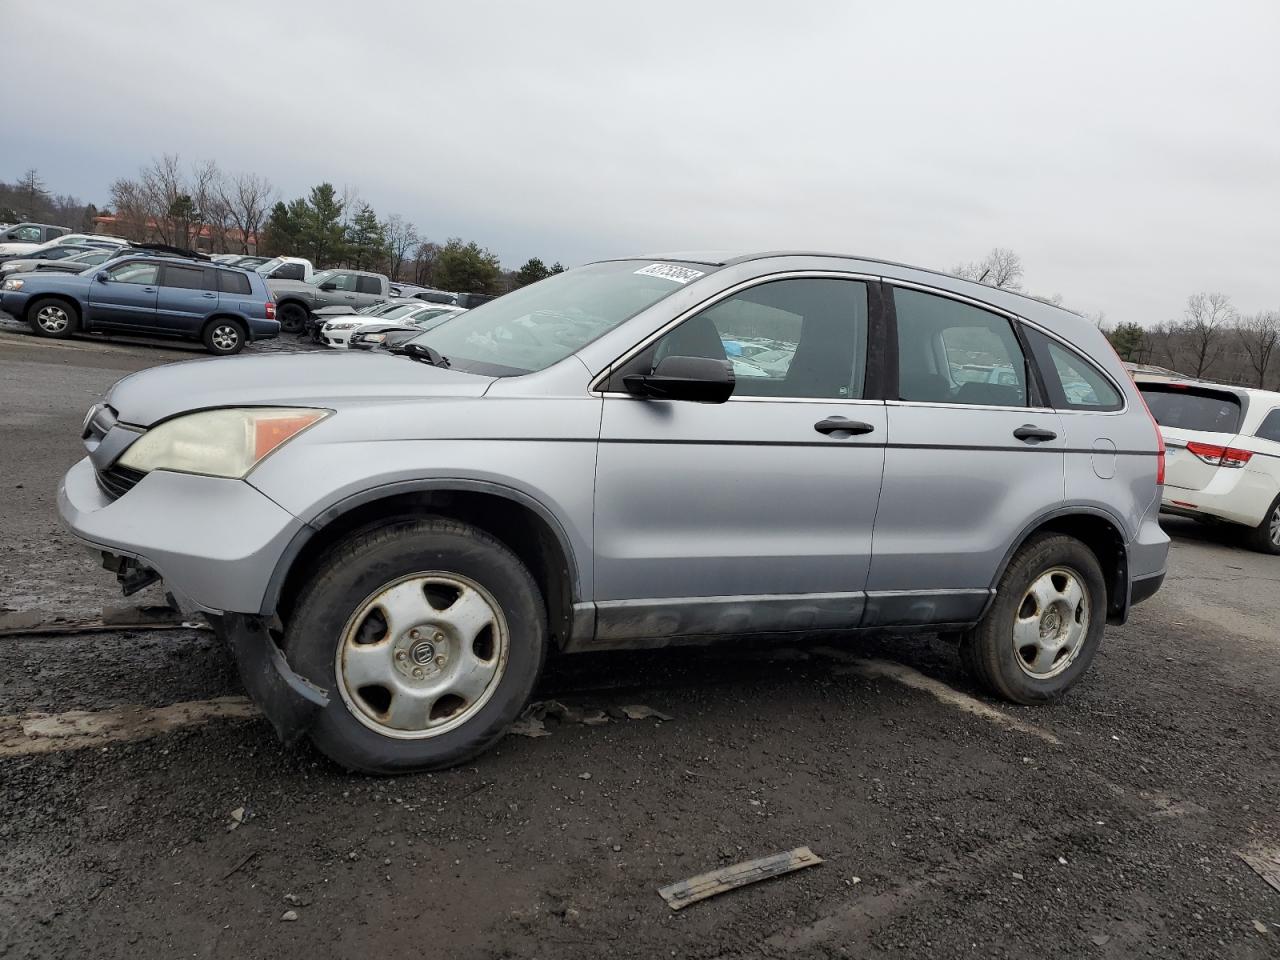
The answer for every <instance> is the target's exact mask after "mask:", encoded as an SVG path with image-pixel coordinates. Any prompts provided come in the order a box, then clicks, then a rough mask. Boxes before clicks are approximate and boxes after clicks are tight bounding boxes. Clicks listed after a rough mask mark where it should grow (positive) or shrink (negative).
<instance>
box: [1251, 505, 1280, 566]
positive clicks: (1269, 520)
mask: <svg viewBox="0 0 1280 960" xmlns="http://www.w3.org/2000/svg"><path fill="white" fill-rule="evenodd" d="M1245 539H1246V540H1247V541H1248V543H1249V546H1250V547H1252V548H1253V549H1254V550H1258V551H1260V552H1261V553H1280V497H1276V499H1275V500H1273V501H1272V503H1271V507H1270V509H1268V510H1267V515H1266V516H1265V517H1263V518H1262V522H1261V523H1260V524H1258V525H1257V526H1256V527H1254V528H1253V529H1252V530H1250V531H1249V532H1248V534H1246V535H1245Z"/></svg>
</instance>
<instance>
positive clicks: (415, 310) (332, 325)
mask: <svg viewBox="0 0 1280 960" xmlns="http://www.w3.org/2000/svg"><path fill="white" fill-rule="evenodd" d="M465 312H466V311H464V310H463V309H462V308H461V307H451V306H447V305H445V304H441V303H408V304H396V305H395V306H394V308H393V309H391V310H387V311H385V312H384V313H383V314H382V316H381V317H375V316H364V317H338V318H335V319H333V320H328V321H326V322H325V323H324V325H323V326H322V327H321V328H320V342H321V343H323V344H324V345H325V346H328V347H336V348H337V349H339V350H345V349H346V348H347V347H348V345H349V344H350V342H351V337H352V335H353V334H355V333H358V332H359V331H361V330H365V329H366V328H371V327H380V326H386V325H388V324H392V323H394V324H399V325H401V326H405V325H409V326H410V327H412V326H413V325H414V324H415V321H418V320H423V321H425V320H429V319H431V318H433V317H439V316H449V315H452V314H455V313H465Z"/></svg>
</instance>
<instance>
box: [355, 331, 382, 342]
mask: <svg viewBox="0 0 1280 960" xmlns="http://www.w3.org/2000/svg"><path fill="white" fill-rule="evenodd" d="M360 339H361V340H364V341H365V342H366V343H382V342H383V341H384V340H386V339H387V335H386V334H385V333H366V334H363V335H362V336H361V337H360Z"/></svg>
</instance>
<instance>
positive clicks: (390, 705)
mask: <svg viewBox="0 0 1280 960" xmlns="http://www.w3.org/2000/svg"><path fill="white" fill-rule="evenodd" d="M383 611H391V612H390V613H388V614H384V612H383ZM486 617H488V618H489V619H488V620H486V619H485V618H486ZM477 624H483V625H481V626H479V627H478V631H479V632H478V633H475V632H474V631H475V630H476V629H477V626H476V625H477ZM469 636H470V637H471V639H468V637H469ZM546 647H547V616H546V608H545V605H544V604H543V599H542V595H541V594H540V593H539V591H538V587H537V584H536V583H534V580H533V578H532V577H531V576H530V575H529V571H528V570H527V569H526V568H525V567H524V565H523V564H522V563H521V562H520V561H519V559H517V558H516V556H515V554H513V553H512V552H511V551H510V550H509V549H508V548H507V547H506V546H505V545H504V544H502V543H500V542H499V541H498V540H496V539H494V538H493V537H491V536H489V535H488V534H487V533H484V532H483V531H481V530H478V529H476V528H475V527H472V526H469V525H468V524H464V523H459V522H457V521H454V520H449V519H445V518H441V517H428V518H424V519H417V520H402V521H398V522H395V523H393V524H391V525H389V526H385V527H381V528H377V529H374V530H366V531H364V532H360V533H356V534H354V535H352V536H351V537H349V538H348V539H347V540H345V541H343V542H341V543H339V544H338V545H337V546H336V547H334V548H333V549H332V550H330V551H329V552H328V553H327V554H326V555H325V556H324V557H323V558H322V559H321V560H320V562H319V564H318V565H317V568H316V572H315V573H314V574H313V575H312V577H311V580H310V581H309V582H308V584H307V586H306V587H305V588H304V589H303V591H302V593H301V595H300V596H299V599H298V603H297V605H296V606H295V608H294V611H293V615H292V616H291V618H290V621H289V625H288V628H287V630H286V632H285V638H284V649H285V653H286V655H287V657H288V659H289V662H290V664H291V665H292V666H293V669H294V670H296V671H297V672H298V673H300V674H301V675H302V676H304V677H306V678H307V679H308V680H310V681H311V682H312V683H314V684H316V685H317V686H319V687H321V688H323V689H325V690H328V691H329V704H328V705H327V706H326V707H325V708H324V709H323V710H322V711H320V714H319V716H318V718H317V720H316V722H315V725H314V726H313V727H312V729H311V740H312V742H313V743H315V745H316V747H317V748H319V750H320V751H321V752H322V753H324V754H325V755H326V756H327V757H329V758H330V759H331V760H333V761H335V762H336V763H338V764H341V765H342V766H344V767H346V768H348V769H350V770H356V771H361V772H365V773H406V772H410V771H414V770H436V769H440V768H442V767H449V766H453V765H455V764H459V763H462V762H464V761H466V760H468V759H469V758H471V757H473V756H475V755H476V754H478V753H481V752H483V751H484V750H486V749H488V748H489V747H490V746H492V745H493V744H494V743H495V742H497V740H498V739H500V738H501V737H502V735H503V734H504V733H505V732H506V729H507V727H508V726H510V724H511V723H512V722H513V721H514V720H515V719H516V718H517V717H518V716H519V714H520V711H521V710H522V709H523V708H524V706H525V704H526V703H527V702H528V699H529V695H530V694H531V693H532V691H533V685H534V683H535V682H536V681H537V679H538V675H539V673H540V672H541V670H542V664H543V660H544V658H545V655H546ZM482 685H483V686H482ZM451 697H452V698H453V699H450V698H451ZM406 718H409V719H406Z"/></svg>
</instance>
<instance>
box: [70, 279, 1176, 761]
mask: <svg viewBox="0 0 1280 960" xmlns="http://www.w3.org/2000/svg"><path fill="white" fill-rule="evenodd" d="M764 328H767V329H768V331H769V332H771V333H772V337H771V339H775V340H779V339H783V338H784V337H790V338H792V339H794V340H795V341H796V344H797V345H796V351H795V358H794V360H793V361H792V363H791V364H790V365H789V366H788V368H787V370H786V373H785V375H783V376H777V377H773V376H766V377H753V378H751V379H749V380H745V379H744V380H738V379H736V378H735V377H734V376H733V374H732V372H731V370H732V368H731V366H730V364H729V362H728V359H727V357H726V354H725V349H724V341H725V340H739V339H741V338H742V337H743V336H744V335H752V336H754V335H759V334H761V333H763V332H765V329H764ZM979 347H980V349H981V350H982V352H983V353H984V354H985V355H987V356H989V357H990V358H991V361H992V362H993V363H994V364H995V365H997V366H1000V367H1005V366H1007V367H1010V368H1012V369H1013V370H1015V371H1017V372H1018V377H1017V380H1016V382H1015V383H1013V384H1003V383H990V382H984V383H977V382H963V383H962V382H960V381H959V380H957V378H956V372H957V370H958V369H959V368H960V367H961V366H962V365H963V363H965V362H968V359H967V358H968V356H969V354H970V352H971V351H973V350H975V349H977V348H979ZM403 349H404V354H403V356H395V355H388V354H385V353H378V352H372V353H364V352H361V353H358V354H354V355H347V356H345V357H343V358H342V359H340V360H339V359H338V358H337V357H329V358H327V359H326V358H323V357H315V356H275V357H255V358H253V359H252V360H243V361H240V360H229V361H225V362H220V363H216V364H209V363H205V364H190V365H184V364H171V365H166V366H160V367H155V368H152V369H149V370H144V371H142V372H140V373H135V374H133V375H131V376H129V377H127V378H126V379H125V380H123V381H121V382H120V383H118V384H117V385H116V386H115V387H114V388H113V389H112V390H111V391H110V392H109V393H108V394H107V396H106V397H105V398H104V399H103V401H102V402H101V403H99V404H97V405H95V406H94V407H93V408H92V409H91V410H90V411H89V414H88V416H87V418H86V421H85V424H86V426H85V431H84V442H85V445H86V450H87V452H88V454H89V456H87V457H86V458H85V459H84V460H81V461H80V462H79V463H78V464H77V465H76V466H74V467H72V469H71V470H70V472H69V473H68V474H67V475H66V477H65V479H64V480H63V483H62V487H61V488H60V490H59V492H58V505H59V510H60V513H61V515H62V518H63V520H64V521H65V522H66V523H67V525H68V526H69V527H70V529H71V531H72V533H73V534H74V535H75V536H77V537H78V538H79V539H81V540H82V541H84V542H85V543H86V544H88V545H89V546H90V547H91V548H92V549H94V550H96V551H99V552H100V553H101V554H102V555H103V559H104V566H107V567H108V568H109V569H112V570H115V571H116V572H117V576H119V577H120V579H121V582H122V583H124V584H136V583H138V582H150V581H151V580H154V579H155V578H160V579H162V580H163V581H164V588H165V589H166V590H167V591H168V592H169V593H170V594H171V595H172V596H174V597H175V598H178V601H179V603H180V605H182V606H183V607H184V609H189V610H200V611H202V612H203V613H204V614H205V615H206V616H208V617H209V619H210V622H211V623H213V624H214V626H215V629H216V630H217V631H219V632H220V633H221V634H222V635H224V636H225V637H227V638H228V639H229V640H230V643H231V648H232V650H233V651H234V652H235V656H236V658H237V660H238V661H239V664H240V672H241V676H242V678H243V680H244V682H245V684H246V686H247V687H248V690H249V693H250V695H251V696H252V697H253V698H254V700H255V701H256V702H257V704H258V705H259V706H260V707H261V708H262V711H263V713H264V714H265V715H266V717H267V718H268V719H269V720H270V721H271V723H272V724H273V725H274V727H275V729H276V730H277V731H278V732H279V733H280V734H281V735H282V737H284V738H285V739H286V740H291V739H293V738H296V737H298V736H301V735H304V734H309V735H310V736H311V738H312V740H313V741H314V742H315V744H316V745H317V746H318V747H319V749H320V750H321V751H323V752H324V753H326V754H327V755H328V756H329V757H331V758H332V759H333V760H335V761H337V762H338V763H341V764H343V765H345V766H347V767H349V768H352V769H357V770H363V771H366V772H376V773H393V772H403V771H408V770H416V769H423V768H433V767H442V766H449V765H454V764H458V763H462V762H465V761H466V760H468V759H469V758H471V757H473V756H475V755H476V754H478V753H479V752H481V751H483V750H485V749H486V748H488V747H490V746H492V745H493V744H494V743H496V742H497V741H498V739H499V738H501V737H502V735H503V733H504V732H505V730H506V729H507V727H508V726H509V725H510V724H511V723H512V722H513V721H515V719H516V718H517V717H518V716H519V715H520V713H521V711H522V710H523V709H524V707H525V704H526V702H527V701H528V699H529V696H530V694H531V693H532V691H533V690H534V687H535V684H536V682H537V680H538V675H539V673H540V671H541V669H542V665H543V663H544V661H545V659H546V657H547V655H548V653H549V652H550V651H553V650H555V651H560V652H564V653H572V652H576V651H584V650H608V649H617V648H622V647H643V646H666V645H668V644H671V643H676V642H702V641H705V640H710V639H715V638H727V637H737V636H741V635H743V634H765V635H777V634H792V635H814V634H818V635H823V634H826V635H834V636H843V635H847V634H848V633H849V632H851V631H857V630H872V631H890V632H892V631H901V630H907V631H910V630H932V631H935V632H941V633H942V634H943V635H944V636H946V637H948V638H952V639H956V640H958V642H959V644H960V651H961V656H962V659H963V661H964V663H965V664H966V665H967V666H968V668H969V669H970V670H971V671H972V673H973V675H974V677H975V678H976V679H977V681H978V682H979V683H981V684H982V685H983V686H984V687H986V688H987V689H989V690H990V691H991V692H992V693H994V694H997V695H999V696H1001V697H1004V698H1006V699H1008V700H1011V701H1013V702H1016V703H1024V704H1036V703H1044V702H1047V701H1051V700H1054V699H1056V698H1058V697H1061V696H1062V695H1063V694H1065V693H1066V692H1067V691H1068V690H1070V689H1071V688H1072V687H1073V686H1074V685H1075V684H1076V683H1077V682H1078V681H1079V680H1080V679H1081V678H1082V677H1083V676H1084V674H1085V672H1086V670H1087V669H1088V667H1089V664H1090V663H1091V661H1092V660H1093V659H1094V655H1095V654H1096V652H1097V651H1098V648H1099V645H1100V644H1101V642H1102V637H1103V629H1104V625H1105V624H1106V623H1108V622H1112V623H1120V622H1123V621H1124V619H1125V618H1126V616H1127V615H1128V613H1129V610H1130V608H1131V607H1132V605H1133V604H1135V603H1138V602H1139V601H1141V600H1144V599H1146V598H1147V597H1150V596H1151V595H1152V594H1153V593H1155V591H1156V590H1157V589H1158V588H1159V587H1160V585H1161V583H1162V581H1163V579H1164V576H1165V565H1166V561H1167V556H1168V551H1169V538H1168V537H1167V536H1166V535H1165V534H1164V532H1163V531H1162V530H1161V529H1160V525H1159V523H1158V521H1157V517H1158V511H1159V507H1160V486H1161V483H1162V481H1163V476H1162V475H1163V463H1164V454H1163V447H1162V445H1161V442H1160V436H1159V432H1158V431H1157V429H1156V426H1155V424H1154V423H1153V422H1152V420H1151V418H1150V417H1149V416H1148V414H1147V411H1146V408H1145V407H1144V406H1143V403H1142V398H1141V396H1140V395H1139V393H1138V390H1137V387H1136V386H1135V385H1134V383H1133V381H1131V380H1130V379H1129V377H1128V375H1127V374H1126V373H1125V371H1124V369H1123V367H1122V366H1121V365H1120V360H1119V358H1118V357H1116V355H1115V354H1114V353H1113V352H1112V350H1111V348H1110V346H1109V345H1108V343H1107V340H1106V338H1105V337H1104V336H1103V334H1102V333H1101V332H1100V331H1099V330H1098V329H1097V328H1096V327H1094V326H1093V325H1092V324H1091V323H1090V322H1089V321H1087V320H1085V319H1083V318H1082V317H1079V316H1076V315H1075V314H1071V313H1068V312H1067V311H1065V310H1061V309H1058V308H1056V307H1053V306H1051V305H1049V304H1046V303H1044V302H1041V301H1038V300H1033V299H1030V298H1026V297H1021V296H1018V295H1016V294H1013V293H1010V292H1009V291H1005V290H997V289H994V288H991V287H987V286H983V285H980V284H977V283H971V282H968V281H964V280H960V279H957V278H955V277H950V276H945V275H942V274H937V273H932V272H929V271H926V270H919V269H914V268H910V267H905V266H902V265H900V264H894V263H886V262H879V261H869V260H860V259H856V258H847V257H840V256H831V255H825V256H819V255H813V254H761V255H756V256H752V255H748V256H741V257H729V256H712V255H703V256H698V257H692V256H683V257H681V256H677V257H673V258H671V259H669V260H666V261H653V260H650V259H643V260H641V259H633V260H616V261H608V262H602V263H594V264H590V265H588V266H584V267H578V268H576V269H573V270H569V271H567V272H565V273H561V274H558V275H556V276H553V277H550V278H548V279H546V280H543V281H540V282H538V283H535V284H532V285H530V286H527V287H523V288H521V289H519V290H516V291H514V292H512V293H509V294H506V295H505V296H503V297H502V298H500V299H498V300H495V301H494V302H492V303H488V304H485V305H484V306H482V307H479V308H477V309H475V310H471V311H469V312H468V313H465V314H463V315H461V316H457V317H454V318H452V319H450V320H449V321H447V322H445V323H443V324H441V325H440V326H438V327H436V328H435V329H433V330H429V331H427V332H425V333H421V334H419V335H418V336H417V337H415V338H414V339H413V340H411V341H410V342H409V343H407V344H405V346H404V348H403ZM744 362H745V361H744ZM1077 376H1078V377H1080V378H1081V379H1083V380H1085V381H1087V382H1089V383H1090V384H1091V385H1092V387H1093V396H1092V399H1091V400H1090V399H1084V400H1072V399H1070V398H1069V397H1068V396H1067V394H1066V391H1065V389H1064V382H1063V381H1064V378H1075V377H1077ZM780 401H781V402H780ZM268 454H269V455H268ZM193 463H196V464H199V469H198V472H194V471H193V470H192V464H193ZM211 504H216V505H217V508H216V509H211V507H210V505H211ZM873 525H874V530H875V536H874V539H873V538H872V528H873ZM734 655H735V648H733V647H728V648H727V652H726V656H734ZM849 722H856V720H852V719H851V720H850V721H849Z"/></svg>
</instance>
